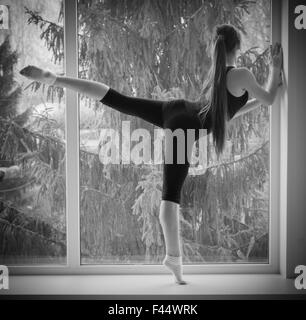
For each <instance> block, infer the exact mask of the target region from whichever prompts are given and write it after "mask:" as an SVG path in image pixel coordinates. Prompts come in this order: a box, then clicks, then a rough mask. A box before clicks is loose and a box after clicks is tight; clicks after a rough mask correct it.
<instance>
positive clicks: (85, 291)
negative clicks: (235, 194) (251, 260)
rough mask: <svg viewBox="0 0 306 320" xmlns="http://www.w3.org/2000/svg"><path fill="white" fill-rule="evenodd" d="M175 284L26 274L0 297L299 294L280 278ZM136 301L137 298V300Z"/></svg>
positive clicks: (193, 278) (165, 278)
mask: <svg viewBox="0 0 306 320" xmlns="http://www.w3.org/2000/svg"><path fill="white" fill-rule="evenodd" d="M185 280H186V281H187V282H188V284H187V285H183V286H180V285H177V284H175V283H174V282H173V278H172V276H171V275H26V276H18V275H16V276H10V278H9V286H10V289H9V290H1V291H0V296H1V295H3V294H4V295H98V296H104V295H107V296H109V295H118V297H119V296H124V295H141V297H143V298H144V299H146V298H149V296H152V295H154V296H155V298H156V295H161V296H163V295H167V296H169V295H174V296H177V298H178V299H179V298H180V296H181V295H183V296H184V299H188V296H195V295H202V296H210V295H212V296H216V295H222V296H229V297H230V296H231V295H288V294H290V295H296V294H298V295H301V294H303V295H304V294H306V290H296V289H295V287H294V280H293V279H285V278H284V277H282V276H281V275H271V274H270V275H269V274H267V275H232V274H231V275H229V274H219V275H209V274H206V275H192V274H191V275H185ZM305 297H306V295H305ZM138 299H139V298H138Z"/></svg>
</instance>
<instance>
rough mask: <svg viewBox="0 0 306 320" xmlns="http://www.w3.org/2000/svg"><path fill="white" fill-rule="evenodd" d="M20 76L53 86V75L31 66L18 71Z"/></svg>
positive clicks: (54, 77)
mask: <svg viewBox="0 0 306 320" xmlns="http://www.w3.org/2000/svg"><path fill="white" fill-rule="evenodd" d="M20 74H22V75H23V76H25V77H27V78H29V79H31V80H35V81H39V82H42V83H46V84H49V85H53V84H54V82H55V80H56V75H55V74H54V73H52V72H50V71H48V70H43V69H40V68H38V67H35V66H31V65H30V66H27V67H25V68H23V69H22V70H21V71H20Z"/></svg>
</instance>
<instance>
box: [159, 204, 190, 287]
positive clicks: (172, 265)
mask: <svg viewBox="0 0 306 320" xmlns="http://www.w3.org/2000/svg"><path fill="white" fill-rule="evenodd" d="M159 220H160V223H161V226H162V228H163V233H164V238H165V243H166V257H165V259H164V261H163V264H164V265H165V266H166V267H168V268H169V269H170V271H171V272H172V273H173V275H174V277H175V279H176V282H177V283H179V284H186V282H185V281H184V280H183V278H182V256H181V250H180V233H179V204H177V203H175V202H172V201H167V200H162V202H161V205H160V212H159Z"/></svg>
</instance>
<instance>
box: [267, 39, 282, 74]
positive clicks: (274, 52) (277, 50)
mask: <svg viewBox="0 0 306 320" xmlns="http://www.w3.org/2000/svg"><path fill="white" fill-rule="evenodd" d="M270 63H271V65H272V67H273V68H275V69H279V70H281V69H282V67H283V49H282V45H281V44H280V43H278V42H276V43H275V45H274V46H273V47H272V46H270Z"/></svg>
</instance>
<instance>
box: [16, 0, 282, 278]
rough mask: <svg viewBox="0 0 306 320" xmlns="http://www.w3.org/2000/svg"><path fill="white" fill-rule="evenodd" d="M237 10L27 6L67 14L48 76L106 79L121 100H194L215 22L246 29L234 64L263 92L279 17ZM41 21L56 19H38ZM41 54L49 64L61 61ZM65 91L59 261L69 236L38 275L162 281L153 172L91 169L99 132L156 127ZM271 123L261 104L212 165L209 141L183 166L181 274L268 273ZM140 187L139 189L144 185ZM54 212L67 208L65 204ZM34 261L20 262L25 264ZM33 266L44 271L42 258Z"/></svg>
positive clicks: (273, 219) (234, 128) (236, 125)
mask: <svg viewBox="0 0 306 320" xmlns="http://www.w3.org/2000/svg"><path fill="white" fill-rule="evenodd" d="M184 3H185V2H184ZM234 3H235V2H234V1H233V2H231V1H229V2H227V6H224V5H222V6H221V5H220V6H219V7H218V8H213V7H211V5H210V3H209V2H205V3H204V4H203V5H202V7H201V5H199V4H198V2H196V1H194V2H191V3H189V4H188V6H184V5H181V4H180V2H178V3H177V5H175V6H173V8H172V11H173V14H172V15H170V14H169V15H168V16H167V13H166V12H167V11H163V10H161V8H159V7H156V6H155V5H154V4H153V2H151V1H144V2H141V4H140V3H139V4H138V5H136V6H137V8H136V7H135V8H129V7H128V6H126V5H125V4H126V1H119V2H115V3H114V2H113V1H104V2H101V1H81V0H78V1H75V0H66V1H64V2H63V5H64V6H61V2H60V1H59V2H55V3H54V4H49V6H52V9H51V8H47V7H46V8H47V9H45V10H46V11H43V9H41V8H36V7H35V5H34V4H33V7H32V8H31V9H32V10H33V11H35V10H39V15H41V16H43V18H44V19H45V20H48V21H57V20H56V19H57V17H58V16H59V13H60V12H61V13H62V14H64V21H65V23H64V25H65V29H64V30H63V29H61V32H62V34H65V50H64V51H63V52H65V54H64V55H61V57H62V58H65V57H69V59H68V58H66V59H65V68H64V69H55V68H56V67H57V68H60V67H59V64H58V63H57V64H56V65H55V66H54V67H53V69H52V70H54V71H57V72H58V73H61V72H63V71H62V70H65V73H66V75H67V76H78V77H80V78H84V79H91V80H97V81H101V82H105V83H107V84H108V85H110V86H111V87H113V88H114V89H117V90H118V91H121V92H124V93H127V94H130V95H137V96H142V97H148V98H152V97H153V98H156V99H171V98H186V99H189V100H193V99H194V97H195V96H196V95H197V94H199V92H200V89H201V84H202V82H203V78H204V77H205V75H206V74H207V72H208V66H209V64H210V60H209V51H208V48H207V47H206V44H207V39H208V38H209V35H210V32H211V30H212V28H213V27H214V26H215V24H217V23H233V24H235V25H236V26H241V27H242V28H243V29H244V31H245V33H244V36H243V39H242V43H243V46H242V48H241V53H242V54H241V55H240V57H239V59H238V65H244V66H247V67H249V68H250V69H252V71H253V72H254V74H255V75H256V77H257V80H258V81H259V82H260V83H263V82H264V81H265V79H266V77H267V73H268V70H267V67H266V65H267V48H268V45H269V43H270V42H271V37H272V38H273V28H275V26H277V21H276V20H275V21H271V5H270V2H269V1H264V0H258V1H256V2H255V3H254V4H252V3H251V4H250V5H249V7H248V8H247V9H248V11H249V14H247V11H246V10H245V7H244V5H243V4H241V5H239V4H237V3H236V5H234ZM170 9H171V8H170ZM47 12H48V15H49V14H51V12H53V16H49V17H48V19H47ZM44 13H45V16H44ZM170 16H171V18H170ZM167 17H168V19H167ZM237 18H239V19H238V20H237ZM33 21H34V20H33ZM33 21H32V22H33ZM237 21H239V22H237ZM156 22H158V23H156ZM271 22H272V23H271ZM30 26H31V24H30ZM32 27H34V26H33V25H32ZM54 28H56V26H55V27H54ZM37 29H38V28H36V30H37ZM42 30H44V29H42ZM42 30H40V32H42ZM53 31H54V30H53ZM38 32H39V30H38ZM51 34H53V33H52V31H51V30H50V35H51ZM51 39H52V38H51ZM258 44H260V45H259V47H258V48H255V46H257V45H258ZM55 47H56V46H55ZM49 48H52V47H49ZM47 51H48V50H47ZM50 51H51V56H52V55H56V54H58V55H59V54H60V53H61V52H60V51H53V52H52V50H50ZM50 51H48V52H49V54H50ZM63 52H62V54H63ZM46 57H47V55H46ZM46 59H47V58H46ZM31 61H33V60H31ZM38 63H39V64H40V63H42V62H40V61H38ZM24 64H25V63H20V65H24ZM31 64H34V63H32V62H31ZM50 68H51V66H50ZM52 92H53V91H52ZM64 92H65V94H66V96H65V98H66V106H67V107H66V108H64V109H63V108H62V109H61V110H65V111H66V127H65V125H64V126H62V127H61V130H62V131H61V134H63V133H64V134H66V136H64V137H63V136H61V139H62V141H64V139H66V140H65V141H66V149H67V151H66V152H65V157H64V158H62V159H64V160H63V161H66V171H64V172H65V174H66V176H65V178H66V180H65V182H66V193H65V192H62V194H61V196H63V195H64V194H66V208H67V215H65V210H63V211H61V215H60V219H61V229H60V230H61V231H62V233H61V234H62V235H63V238H62V240H61V241H62V242H63V244H64V245H63V248H64V249H63V250H64V251H63V252H62V253H61V254H59V255H58V256H57V259H58V260H57V261H58V262H59V263H58V264H60V263H65V262H66V232H65V231H66V228H67V264H66V265H65V266H64V267H63V268H61V267H60V266H57V267H53V268H51V269H50V268H49V269H48V268H45V269H44V268H37V269H36V270H39V272H44V270H47V271H46V272H64V271H63V270H66V271H65V272H84V273H88V272H110V273H118V272H134V273H141V272H152V271H153V272H163V271H162V268H161V267H160V266H159V264H160V262H161V259H162V258H163V256H164V251H163V250H164V246H163V237H162V234H161V229H160V227H159V222H158V205H159V201H160V196H161V194H160V192H159V193H158V192H154V193H152V192H150V190H152V189H154V190H157V191H158V190H159V186H160V184H161V166H160V165H152V166H148V165H132V164H131V165H107V166H106V165H103V164H101V162H100V160H99V143H100V142H101V141H100V139H101V134H100V133H101V129H102V128H116V129H118V131H119V132H120V130H121V129H120V128H121V126H122V121H129V123H130V126H131V130H134V129H136V128H139V127H141V128H145V129H147V130H148V131H149V132H153V130H154V127H153V126H152V125H149V124H148V123H146V122H144V121H141V120H139V119H133V118H131V117H129V116H126V115H123V114H120V113H118V112H116V111H114V110H111V109H110V108H108V107H106V106H103V105H102V104H101V103H100V102H95V101H93V100H89V99H87V98H86V97H84V96H82V95H78V94H77V93H75V92H71V91H64ZM55 93H57V94H63V92H61V91H59V92H57V91H56V92H55ZM36 97H37V95H36ZM61 97H62V99H63V97H64V96H61ZM62 101H64V100H62ZM61 103H62V102H61ZM59 105H61V104H60V103H57V104H56V107H57V108H59V107H58V106H59ZM43 119H44V120H45V121H46V119H45V118H43ZM275 119H277V114H275V113H271V112H270V107H267V106H261V107H260V108H258V109H257V110H254V111H252V112H250V113H248V114H246V115H243V116H241V117H240V118H238V119H237V120H233V122H232V124H231V126H230V128H229V140H228V142H227V147H226V152H225V153H224V155H223V157H222V159H221V165H218V164H217V163H216V159H215V156H214V152H213V149H212V141H211V139H208V144H207V162H206V163H205V166H206V167H208V168H207V169H203V167H201V165H198V166H195V167H194V168H192V169H191V170H190V175H189V177H188V178H187V180H186V182H185V185H184V189H183V198H182V206H181V212H180V217H181V235H182V240H183V241H182V244H183V252H184V257H185V260H184V263H185V268H184V270H185V272H187V273H188V272H205V271H210V270H212V271H213V272H224V271H227V272H237V273H238V272H272V271H273V272H274V271H275V270H277V267H278V264H277V257H278V245H277V237H278V229H277V228H278V227H277V225H278V222H277V212H276V211H277V209H276V197H275V193H274V192H273V190H272V189H273V183H274V182H273V177H275V172H274V171H273V168H271V166H270V164H271V162H273V163H275V161H276V162H277V161H279V160H278V157H277V154H276V153H273V152H271V148H274V147H271V146H270V142H271V139H276V138H275V135H274V132H275V130H276V128H275V126H277V122H276V121H275ZM42 121H43V120H42ZM61 121H63V117H62V118H61ZM51 122H52V121H51ZM52 123H55V122H52ZM277 143H278V140H277V141H276V144H277ZM276 150H277V146H276ZM63 156H64V154H63ZM63 163H65V162H63ZM64 168H65V167H64ZM143 177H144V178H143ZM154 177H157V179H154ZM142 180H144V181H145V182H146V183H143V184H141V182H142ZM274 187H275V185H274ZM203 190H205V192H204V191H203ZM148 203H150V204H151V205H150V206H149V207H148V206H147V204H148ZM48 204H49V205H50V202H49V203H48ZM63 204H64V207H63V208H65V202H64V200H63ZM52 212H53V211H52ZM51 218H52V219H54V220H51V222H52V226H57V224H56V218H55V217H51ZM65 219H66V221H67V224H66V223H65ZM51 233H52V231H51ZM31 259H32V258H31ZM31 259H30V260H28V263H29V264H33V259H32V260H31ZM55 260H56V259H55ZM37 263H38V264H44V260H41V259H40V260H39V259H38V260H37ZM46 263H47V264H49V261H46ZM18 264H19V262H18V261H17V263H16V262H14V263H13V265H18ZM135 265H137V266H139V267H138V268H135ZM16 270H18V268H17V267H16ZM19 270H21V267H20V268H19ZM26 270H31V269H30V268H28V269H27V268H26V267H23V268H22V270H21V272H22V271H23V272H25V271H26ZM56 270H60V271H56ZM30 272H32V271H30Z"/></svg>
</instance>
